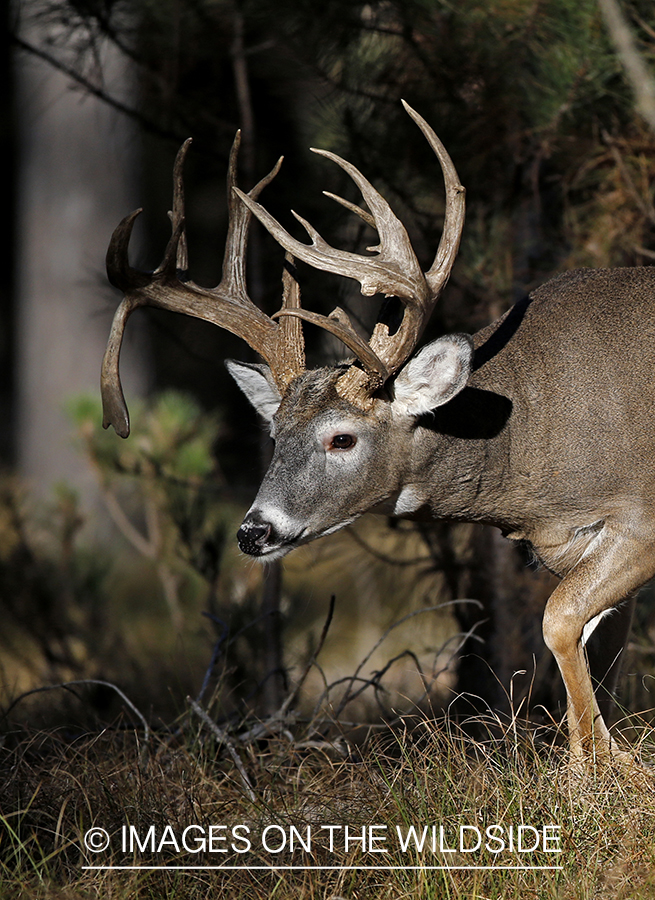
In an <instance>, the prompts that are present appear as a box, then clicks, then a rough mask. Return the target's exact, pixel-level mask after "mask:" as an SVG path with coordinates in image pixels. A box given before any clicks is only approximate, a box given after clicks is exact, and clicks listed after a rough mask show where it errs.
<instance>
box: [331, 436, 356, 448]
mask: <svg viewBox="0 0 655 900" xmlns="http://www.w3.org/2000/svg"><path fill="white" fill-rule="evenodd" d="M356 443H357V438H356V437H354V436H353V435H352V434H335V436H334V437H333V438H332V441H331V443H330V447H331V448H332V449H334V450H350V448H351V447H354V446H355V444H356Z"/></svg>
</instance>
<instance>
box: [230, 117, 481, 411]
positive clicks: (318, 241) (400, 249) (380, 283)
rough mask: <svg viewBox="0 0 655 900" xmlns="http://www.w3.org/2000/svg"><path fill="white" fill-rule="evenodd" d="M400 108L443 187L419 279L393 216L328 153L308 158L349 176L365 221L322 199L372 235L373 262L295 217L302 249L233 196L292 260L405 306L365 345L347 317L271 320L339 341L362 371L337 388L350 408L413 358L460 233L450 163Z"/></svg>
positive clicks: (258, 209)
mask: <svg viewBox="0 0 655 900" xmlns="http://www.w3.org/2000/svg"><path fill="white" fill-rule="evenodd" d="M403 106H404V107H405V109H406V110H407V112H408V114H409V115H410V116H411V117H412V119H414V121H415V122H416V123H417V125H418V126H419V128H420V129H421V131H422V132H423V134H424V135H425V137H426V138H427V140H428V142H429V144H430V146H431V147H432V149H433V150H434V152H435V154H436V155H437V157H438V159H439V162H440V164H441V169H442V171H443V176H444V182H445V186H446V213H445V218H444V229H443V234H442V236H441V241H440V243H439V248H438V250H437V254H436V257H435V260H434V262H433V264H432V266H431V267H430V269H429V270H428V271H427V272H425V273H423V272H422V271H421V267H420V265H419V262H418V260H417V258H416V254H415V253H414V250H413V249H412V245H411V242H410V240H409V236H408V234H407V231H406V230H405V227H404V226H403V224H402V223H401V222H400V220H399V219H398V218H397V217H396V216H395V214H394V213H393V212H392V210H391V207H390V206H389V204H388V203H387V201H386V200H385V199H384V198H383V197H382V196H381V195H380V194H379V193H378V192H377V191H376V190H375V189H374V188H373V186H372V185H371V184H370V182H369V181H367V179H366V178H365V177H364V176H363V175H362V174H361V172H360V171H359V170H358V169H356V168H355V166H353V165H351V163H349V162H347V161H346V160H344V159H341V157H339V156H337V155H336V154H334V153H329V152H328V151H326V150H314V152H315V153H319V154H320V155H321V156H326V157H327V158H328V159H331V160H333V161H334V162H336V163H337V165H339V166H341V168H342V169H344V170H345V171H346V172H347V173H348V174H349V175H350V177H351V178H352V179H353V181H354V182H355V184H356V185H357V186H358V188H359V189H360V191H361V192H362V196H363V198H364V200H365V201H366V204H367V206H368V208H369V209H370V211H371V214H370V215H369V214H368V213H367V212H366V211H365V210H361V209H360V208H359V207H357V206H355V205H354V204H352V203H349V202H348V201H346V200H343V199H342V198H341V197H337V196H335V195H334V194H327V195H328V196H329V197H332V198H333V199H334V200H337V201H338V202H339V203H341V204H343V205H344V206H346V207H347V208H348V209H350V210H352V211H353V212H355V213H357V214H358V215H359V216H361V218H363V219H364V220H365V221H366V222H368V223H369V224H370V225H372V226H373V227H375V228H376V229H377V231H378V235H379V238H380V243H379V246H377V247H369V248H368V249H369V250H371V251H373V252H375V253H376V254H377V255H376V256H370V257H369V256H361V255H358V254H355V253H349V252H347V251H345V250H337V249H335V248H334V247H331V246H330V245H329V244H328V243H326V241H324V240H323V238H322V237H321V236H320V234H319V233H318V232H317V231H316V230H315V229H314V228H313V227H312V226H311V225H310V224H309V223H308V222H306V221H305V220H304V219H303V218H301V217H300V216H299V215H297V214H296V213H294V215H295V216H296V218H297V219H298V221H299V222H300V223H301V224H302V225H303V226H304V228H305V230H306V231H307V233H308V235H309V237H310V238H311V241H312V243H311V244H303V243H302V242H301V241H298V240H296V239H295V238H293V237H292V236H291V235H290V234H289V233H288V232H287V231H286V230H285V229H284V228H283V227H282V226H281V225H280V224H279V222H277V221H276V220H275V219H274V218H273V217H272V216H271V215H270V214H269V213H268V212H267V211H266V210H265V209H264V207H263V206H261V205H260V204H259V203H257V202H256V201H255V199H254V198H252V197H249V196H248V195H246V194H244V193H243V192H242V191H239V190H238V188H237V189H236V192H237V193H238V194H239V196H240V197H241V199H242V200H243V202H244V204H245V205H246V206H247V207H248V208H249V209H250V210H252V212H253V213H254V214H255V215H256V216H257V218H258V219H259V221H260V222H261V223H262V224H263V225H264V226H265V227H266V228H267V229H268V231H270V233H271V234H272V235H273V237H274V238H275V239H276V240H277V241H278V243H279V244H281V245H282V246H283V247H284V248H285V249H286V250H287V251H288V252H290V253H293V254H294V256H296V257H297V258H298V259H302V260H303V261H304V262H307V263H309V264H310V265H311V266H314V267H315V268H317V269H322V270H324V271H326V272H335V273H337V274H339V275H347V276H348V277H350V278H354V279H355V280H357V281H359V283H360V285H361V291H362V294H364V295H365V296H371V295H373V294H376V293H378V292H379V293H383V294H386V295H387V296H394V297H398V298H399V299H400V300H401V302H402V303H403V304H404V306H405V310H404V313H403V319H402V322H401V324H400V327H399V328H398V330H397V331H396V332H395V333H394V334H390V333H389V328H388V327H387V325H385V324H384V323H381V322H378V324H377V325H376V326H375V329H374V331H373V334H372V336H371V339H370V341H369V342H368V344H367V343H366V342H365V341H363V340H362V338H360V337H359V335H358V334H357V333H356V332H355V330H354V329H353V327H352V325H351V324H350V322H349V320H348V317H347V316H346V314H345V313H344V312H343V310H341V309H339V308H337V309H335V310H334V311H333V312H332V313H331V314H330V315H329V316H327V317H326V316H321V315H318V314H317V313H313V312H308V311H307V310H301V309H294V310H291V309H286V310H281V311H280V312H279V313H277V314H276V315H277V316H285V317H286V316H294V317H298V318H301V319H305V320H306V321H308V322H313V323H314V324H316V325H320V326H321V327H322V328H325V329H326V330H327V331H330V332H331V333H332V334H334V335H336V336H337V337H338V338H340V339H341V340H342V341H343V342H344V343H345V344H346V346H347V347H348V348H349V349H350V350H351V351H352V352H353V353H354V354H355V356H356V357H357V359H358V360H359V361H360V363H361V365H362V368H363V371H362V370H361V369H359V368H357V367H351V368H350V369H349V371H348V373H347V374H346V375H345V376H343V377H342V379H341V381H340V383H339V386H338V389H339V393H340V394H341V395H342V396H345V397H348V399H350V400H354V401H355V402H366V398H367V397H370V395H371V393H372V392H373V391H375V390H376V389H377V388H379V387H380V386H381V385H382V384H384V382H385V381H386V380H387V379H388V378H390V377H392V376H393V375H394V374H395V373H396V372H397V371H398V370H399V369H400V368H401V367H402V366H403V365H404V363H405V362H406V361H407V359H408V358H409V357H410V355H411V354H412V352H413V350H414V348H415V347H416V344H417V342H418V340H419V338H420V336H421V334H422V332H423V329H424V327H425V325H426V323H427V320H428V319H429V317H430V315H431V313H432V310H433V308H434V305H435V303H436V302H437V299H438V298H439V295H440V294H441V292H442V291H443V289H444V287H445V285H446V282H447V281H448V278H449V276H450V270H451V269H452V266H453V263H454V261H455V257H456V255H457V250H458V248H459V242H460V238H461V234H462V228H463V225H464V206H465V201H464V188H463V187H462V185H461V184H460V182H459V177H458V175H457V172H456V170H455V166H454V165H453V162H452V160H451V158H450V156H449V155H448V153H447V151H446V149H445V147H444V146H443V144H442V143H441V141H440V140H439V138H438V137H437V135H436V134H435V133H434V131H433V130H432V128H430V126H429V125H428V123H427V122H426V121H425V119H423V118H422V116H420V115H419V114H418V113H417V112H416V111H415V110H413V109H412V108H411V107H410V106H409V105H408V104H407V103H405V101H404V100H403ZM326 193H327V192H326Z"/></svg>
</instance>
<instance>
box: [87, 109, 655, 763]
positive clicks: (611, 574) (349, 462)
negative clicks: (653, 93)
mask: <svg viewBox="0 0 655 900" xmlns="http://www.w3.org/2000/svg"><path fill="white" fill-rule="evenodd" d="M406 109H407V112H408V113H409V115H410V116H411V117H412V118H413V119H414V121H415V122H416V123H417V124H418V126H419V128H420V129H421V130H422V132H423V134H424V135H425V137H426V138H427V140H428V141H429V143H430V145H431V147H432V149H433V150H434V152H435V154H436V155H437V157H438V159H439V161H440V163H441V168H442V170H443V174H444V179H445V185H446V213H445V223H444V230H443V236H442V238H441V242H440V244H439V249H438V250H437V254H436V257H435V260H434V263H433V264H432V266H431V267H430V269H429V270H428V271H427V272H423V271H422V270H421V268H420V266H419V263H418V261H417V258H416V255H415V253H414V251H413V249H412V246H411V244H410V241H409V238H408V235H407V232H406V231H405V228H404V226H403V225H402V224H401V222H400V221H399V220H398V219H397V218H396V216H395V215H394V213H393V212H392V211H391V209H390V207H389V205H388V204H387V202H386V201H385V200H384V199H383V198H382V197H381V196H380V194H378V193H377V191H376V190H374V188H373V187H372V186H371V184H370V183H369V182H368V181H367V180H366V179H365V178H364V177H363V175H362V174H361V173H360V172H359V171H358V170H357V169H356V168H355V167H354V166H352V165H351V164H350V163H348V162H346V161H344V160H343V159H340V158H339V157H338V156H335V155H334V154H332V153H328V152H326V151H316V152H318V153H321V154H322V155H323V156H326V157H327V158H328V159H331V160H333V161H334V162H336V163H337V164H338V165H339V166H341V167H342V168H343V169H345V171H346V172H347V173H348V174H349V175H350V176H351V177H352V178H353V180H354V181H355V183H356V184H357V186H358V187H359V189H360V190H361V192H362V195H363V198H364V200H365V201H366V205H367V206H368V211H366V210H363V209H360V208H359V207H356V206H354V205H353V204H350V203H348V202H347V201H345V200H342V199H341V198H339V197H335V198H334V199H336V200H338V201H339V202H341V203H343V204H344V205H346V206H347V207H349V208H350V209H351V210H352V211H353V212H355V213H357V215H359V216H361V218H363V219H364V220H365V221H366V222H367V223H369V224H370V225H371V226H373V227H374V228H376V229H377V232H378V234H379V246H377V247H375V248H373V252H372V253H371V254H370V255H368V256H359V255H356V254H354V253H349V252H345V251H343V250H336V249H334V248H333V247H331V246H330V245H329V244H327V243H326V242H325V241H324V240H323V239H322V238H321V236H320V235H319V234H318V233H317V232H316V231H315V230H314V229H313V228H312V227H311V226H310V225H309V224H308V223H307V222H304V221H303V220H302V219H300V217H297V218H299V219H300V222H302V224H303V225H304V227H305V229H306V230H307V232H308V234H309V236H310V238H311V244H304V243H302V242H300V241H298V240H296V239H295V238H293V237H292V236H291V235H290V234H288V232H287V231H285V230H284V228H282V226H281V225H279V224H278V222H276V221H275V220H274V219H273V218H272V217H271V216H270V215H269V214H268V213H267V212H266V210H265V209H263V207H262V206H260V205H259V203H258V202H257V197H258V195H259V193H260V191H261V190H262V188H263V187H264V186H265V185H266V184H268V183H269V182H270V180H271V179H272V178H273V177H274V176H275V174H276V173H277V170H278V168H279V163H278V165H277V166H276V167H275V169H274V170H273V171H272V172H271V173H270V174H269V175H268V176H267V177H266V178H264V179H263V180H262V181H261V182H260V183H259V184H258V185H257V186H256V187H255V188H253V190H251V191H250V192H249V193H248V194H244V193H243V192H242V191H240V190H239V189H238V188H237V187H236V155H237V146H238V138H237V140H236V141H235V146H234V148H233V151H232V155H231V159H230V167H229V176H228V203H229V208H230V224H229V231H228V238H227V248H226V252H225V259H224V264H223V277H222V280H221V283H220V284H219V285H218V287H216V288H213V289H206V288H202V287H199V286H198V285H196V284H194V283H193V282H192V281H190V280H189V279H188V275H187V257H186V243H185V232H184V201H183V187H182V164H183V159H184V155H185V153H186V150H187V147H188V143H189V142H188V141H187V143H186V144H185V145H184V147H183V148H182V149H181V151H180V153H179V154H178V158H177V161H176V164H175V171H174V200H173V210H172V213H171V218H172V227H173V234H172V237H171V240H170V242H169V244H168V247H167V250H166V253H165V256H164V260H163V262H162V264H161V265H160V266H159V268H158V269H157V270H156V271H155V272H153V273H152V274H144V273H141V272H138V271H136V270H134V269H132V268H131V267H130V265H129V263H128V259H127V248H128V242H129V238H130V233H131V230H132V226H133V223H134V220H135V217H136V215H137V214H138V213H133V214H132V215H131V216H128V217H127V218H126V219H124V220H123V222H121V224H120V225H119V226H118V228H117V229H116V231H115V233H114V236H113V238H112V241H111V245H110V247H109V251H108V254H107V268H108V273H109V278H110V280H111V282H112V284H114V285H115V286H116V287H117V288H120V289H121V290H122V291H123V292H124V294H125V297H124V299H123V301H122V303H121V304H120V306H119V308H118V311H117V313H116V316H115V319H114V324H113V327H112V331H111V336H110V338H109V344H108V347H107V352H106V355H105V359H104V362H103V369H102V395H103V402H104V410H105V427H107V426H108V425H109V424H111V425H113V426H114V428H115V429H116V431H117V432H118V434H120V435H121V436H123V437H126V436H127V434H128V433H129V419H128V414H127V408H126V405H125V401H124V398H123V393H122V389H121V385H120V380H119V374H118V359H119V352H120V345H121V341H122V335H123V330H124V327H125V322H126V319H127V317H128V316H129V314H130V313H131V311H132V310H133V309H135V308H136V307H139V306H146V305H150V306H156V307H160V308H163V309H168V310H173V311H175V312H182V313H186V314H187V315H190V316H197V317H198V318H201V319H205V320H206V321H209V322H213V323H215V324H216V325H219V326H220V327H221V328H226V329H228V330H229V331H231V332H233V333H234V334H236V335H238V336H239V337H241V338H243V339H244V340H245V341H246V342H247V343H248V344H249V345H250V346H251V347H252V348H254V349H255V350H256V351H257V353H258V354H259V355H260V356H261V357H262V358H263V360H264V361H265V364H261V365H256V364H247V363H237V362H229V363H228V366H229V369H230V372H231V373H232V375H233V376H234V378H235V379H236V381H237V382H238V384H239V385H240V387H241V388H242V389H243V391H244V393H245V394H246V396H247V397H248V399H249V400H250V401H251V402H252V403H253V405H254V406H255V408H256V409H257V410H258V412H259V413H261V415H262V416H263V418H264V419H265V420H266V421H267V422H268V423H269V425H270V429H271V434H272V436H273V438H274V441H275V452H274V455H273V459H272V462H271V464H270V468H269V470H268V472H267V473H266V475H265V477H264V480H263V482H262V485H261V487H260V489H259V492H258V494H257V497H256V498H255V502H254V503H253V505H252V507H251V508H250V510H249V511H248V513H247V514H246V517H245V519H244V521H243V524H242V525H241V528H240V529H239V532H238V540H239V546H240V547H241V549H242V550H243V551H244V552H245V553H248V554H250V555H251V556H255V557H259V558H260V559H263V560H274V559H277V558H279V557H281V556H283V555H284V554H285V553H288V552H289V551H290V550H293V548H294V547H298V546H299V545H300V544H305V543H307V542H308V541H311V540H314V539H315V538H317V537H320V536H321V535H325V534H331V533H332V532H334V531H337V530H338V529H340V528H343V527H344V526H345V525H348V524H349V523H351V522H353V521H354V520H355V519H356V518H357V517H358V516H361V515H362V513H365V512H368V511H373V512H379V513H383V514H385V515H393V516H402V517H407V518H416V519H419V518H420V519H435V518H445V519H450V520H454V521H458V520H459V521H466V522H481V523H486V524H490V525H495V526H497V527H498V528H500V529H502V531H503V533H504V534H505V535H506V536H507V537H508V538H510V539H511V540H515V541H526V542H529V544H530V545H531V546H532V548H533V549H534V552H535V553H536V555H537V556H538V557H539V559H540V560H541V561H542V562H543V563H544V565H546V566H547V567H548V568H549V569H551V570H552V571H553V572H555V573H556V574H558V575H559V576H560V577H561V582H560V584H559V586H558V587H557V589H556V590H555V592H554V593H553V594H552V596H551V597H550V599H549V601H548V604H547V606H546V611H545V614H544V620H543V632H544V638H545V641H546V644H547V645H548V647H549V648H550V649H551V650H552V652H553V654H554V655H555V658H556V660H557V664H558V666H559V669H560V672H561V674H562V678H563V679H564V684H565V686H566V691H567V696H568V727H569V736H570V745H571V751H572V753H573V755H574V756H576V757H579V758H590V757H594V758H598V759H603V758H610V757H611V756H612V752H613V749H614V748H613V747H612V742H611V740H610V734H609V731H608V729H607V727H606V725H605V722H604V720H603V718H602V716H601V714H600V712H599V706H598V702H597V700H596V699H595V697H594V691H593V688H592V679H591V677H590V671H589V667H588V662H589V664H590V665H591V668H592V675H594V676H595V677H596V678H597V679H598V680H603V682H604V687H605V688H607V689H608V691H610V692H611V690H612V689H613V687H614V683H615V679H616V675H617V672H618V668H619V657H620V655H621V653H622V651H623V648H624V645H625V642H626V639H627V635H628V631H629V627H630V619H631V614H632V608H633V599H634V595H635V592H636V591H637V590H638V589H639V588H640V587H641V586H642V585H643V584H644V583H645V582H646V581H648V580H649V579H650V578H651V577H652V576H653V574H655V268H624V269H577V270H575V271H572V272H568V273H567V274H565V275H561V276H559V277H558V278H555V279H553V280H552V281H549V282H548V283H547V284H545V285H543V286H542V287H540V288H538V289H537V290H535V291H533V292H532V293H531V294H530V295H529V296H528V297H526V298H525V299H524V300H522V301H520V302H519V303H517V304H516V306H514V307H513V308H512V309H510V310H509V312H507V313H506V314H505V315H503V316H502V317H501V318H500V319H499V320H498V321H497V322H494V323H493V324H492V325H489V326H488V327H487V328H484V329H483V330H482V331H480V332H478V333H477V334H474V335H473V336H472V337H469V336H468V335H463V334H454V335H447V336H445V337H442V338H440V339H439V340H436V341H434V342H433V343H431V344H428V345H427V346H424V347H423V348H422V349H421V350H419V351H416V345H417V342H418V341H419V339H420V337H421V333H422V331H423V328H424V326H425V324H426V321H427V319H428V317H429V316H430V313H431V311H432V309H433V307H434V305H435V303H436V301H437V298H438V297H439V295H440V294H441V292H442V291H443V289H444V286H445V284H446V282H447V280H448V277H449V274H450V270H451V268H452V265H453V262H454V259H455V256H456V254H457V250H458V246H459V242H460V236H461V231H462V226H463V222H464V189H463V187H462V186H461V185H460V183H459V179H458V177H457V173H456V171H455V168H454V166H453V163H452V161H451V160H450V157H449V156H448V154H447V152H446V150H445V149H444V147H443V145H442V144H441V142H440V141H439V139H438V138H437V136H436V135H435V133H434V132H433V131H432V129H431V128H430V126H429V125H428V124H427V123H426V122H425V121H424V120H423V119H422V118H421V116H419V115H418V114H417V113H416V112H414V111H413V110H412V109H410V108H409V107H408V106H406ZM252 214H254V215H255V216H256V217H257V218H258V219H259V220H260V222H262V223H263V224H264V226H265V227H266V228H267V229H268V231H269V232H270V233H271V234H272V235H273V237H274V238H275V239H276V240H277V241H278V242H279V243H280V244H281V245H282V247H284V248H285V249H286V250H287V252H288V253H289V254H293V256H294V257H296V258H298V259H301V260H304V261H305V262H306V263H309V264H310V265H311V266H314V267H316V268H318V269H322V270H325V271H328V272H336V273H338V274H340V275H347V276H348V277H350V278H354V279H356V280H357V281H359V282H360V285H361V291H362V293H363V294H365V295H372V294H376V293H381V294H384V295H387V296H393V297H397V298H399V299H400V301H401V303H402V305H403V316H402V320H401V322H400V324H399V325H398V326H397V327H396V328H395V329H394V328H393V327H392V326H390V325H388V324H385V323H384V322H382V321H380V322H378V324H377V325H376V326H375V329H374V331H373V334H372V337H371V338H370V340H368V341H365V340H364V339H363V338H361V337H360V336H359V334H358V333H357V332H356V331H355V330H354V329H353V327H352V325H351V323H350V321H349V320H348V317H347V315H346V314H345V313H344V312H343V311H342V310H340V309H335V310H334V312H333V313H331V314H330V316H328V317H324V316H320V315H318V314H316V313H312V312H307V311H305V310H303V309H301V308H300V302H299V294H298V291H297V290H296V287H295V281H294V280H293V278H292V276H291V275H290V274H289V273H288V272H287V273H286V274H285V277H284V284H285V288H284V298H283V303H282V308H281V310H280V311H279V312H278V313H276V314H275V315H274V316H273V317H272V318H269V317H267V316H266V315H264V314H263V313H262V312H261V310H259V309H258V308H257V307H256V306H255V305H254V304H253V303H252V302H251V300H250V299H249V297H248V294H247V291H246V284H245V275H244V271H245V262H244V257H245V251H246V243H247V235H248V227H249V223H250V220H251V215H252ZM301 320H305V321H307V322H312V323H314V324H316V325H320V326H321V327H323V328H326V329H327V330H328V331H330V332H332V334H334V335H336V336H337V337H338V338H340V339H341V340H342V341H343V343H344V344H345V345H346V346H347V347H348V349H349V350H350V352H351V354H352V355H353V357H354V359H352V358H351V359H350V360H349V361H347V362H344V363H343V364H340V365H336V366H330V367H327V368H320V369H316V370H311V371H306V370H305V367H304V349H303V339H302V332H301ZM613 610H614V611H615V612H614V615H612V616H610V617H609V619H607V620H604V621H603V624H602V626H601V627H600V628H599V629H598V632H597V634H596V635H594V639H595V640H596V639H597V638H598V636H599V635H602V645H601V646H599V647H597V648H596V647H595V648H594V651H593V653H592V652H591V649H590V652H589V660H588V659H587V652H586V649H585V645H586V642H587V641H588V639H589V637H590V635H591V633H592V632H593V631H594V629H595V628H596V626H598V624H599V623H600V621H601V619H603V617H604V614H606V613H608V612H611V611H613Z"/></svg>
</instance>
